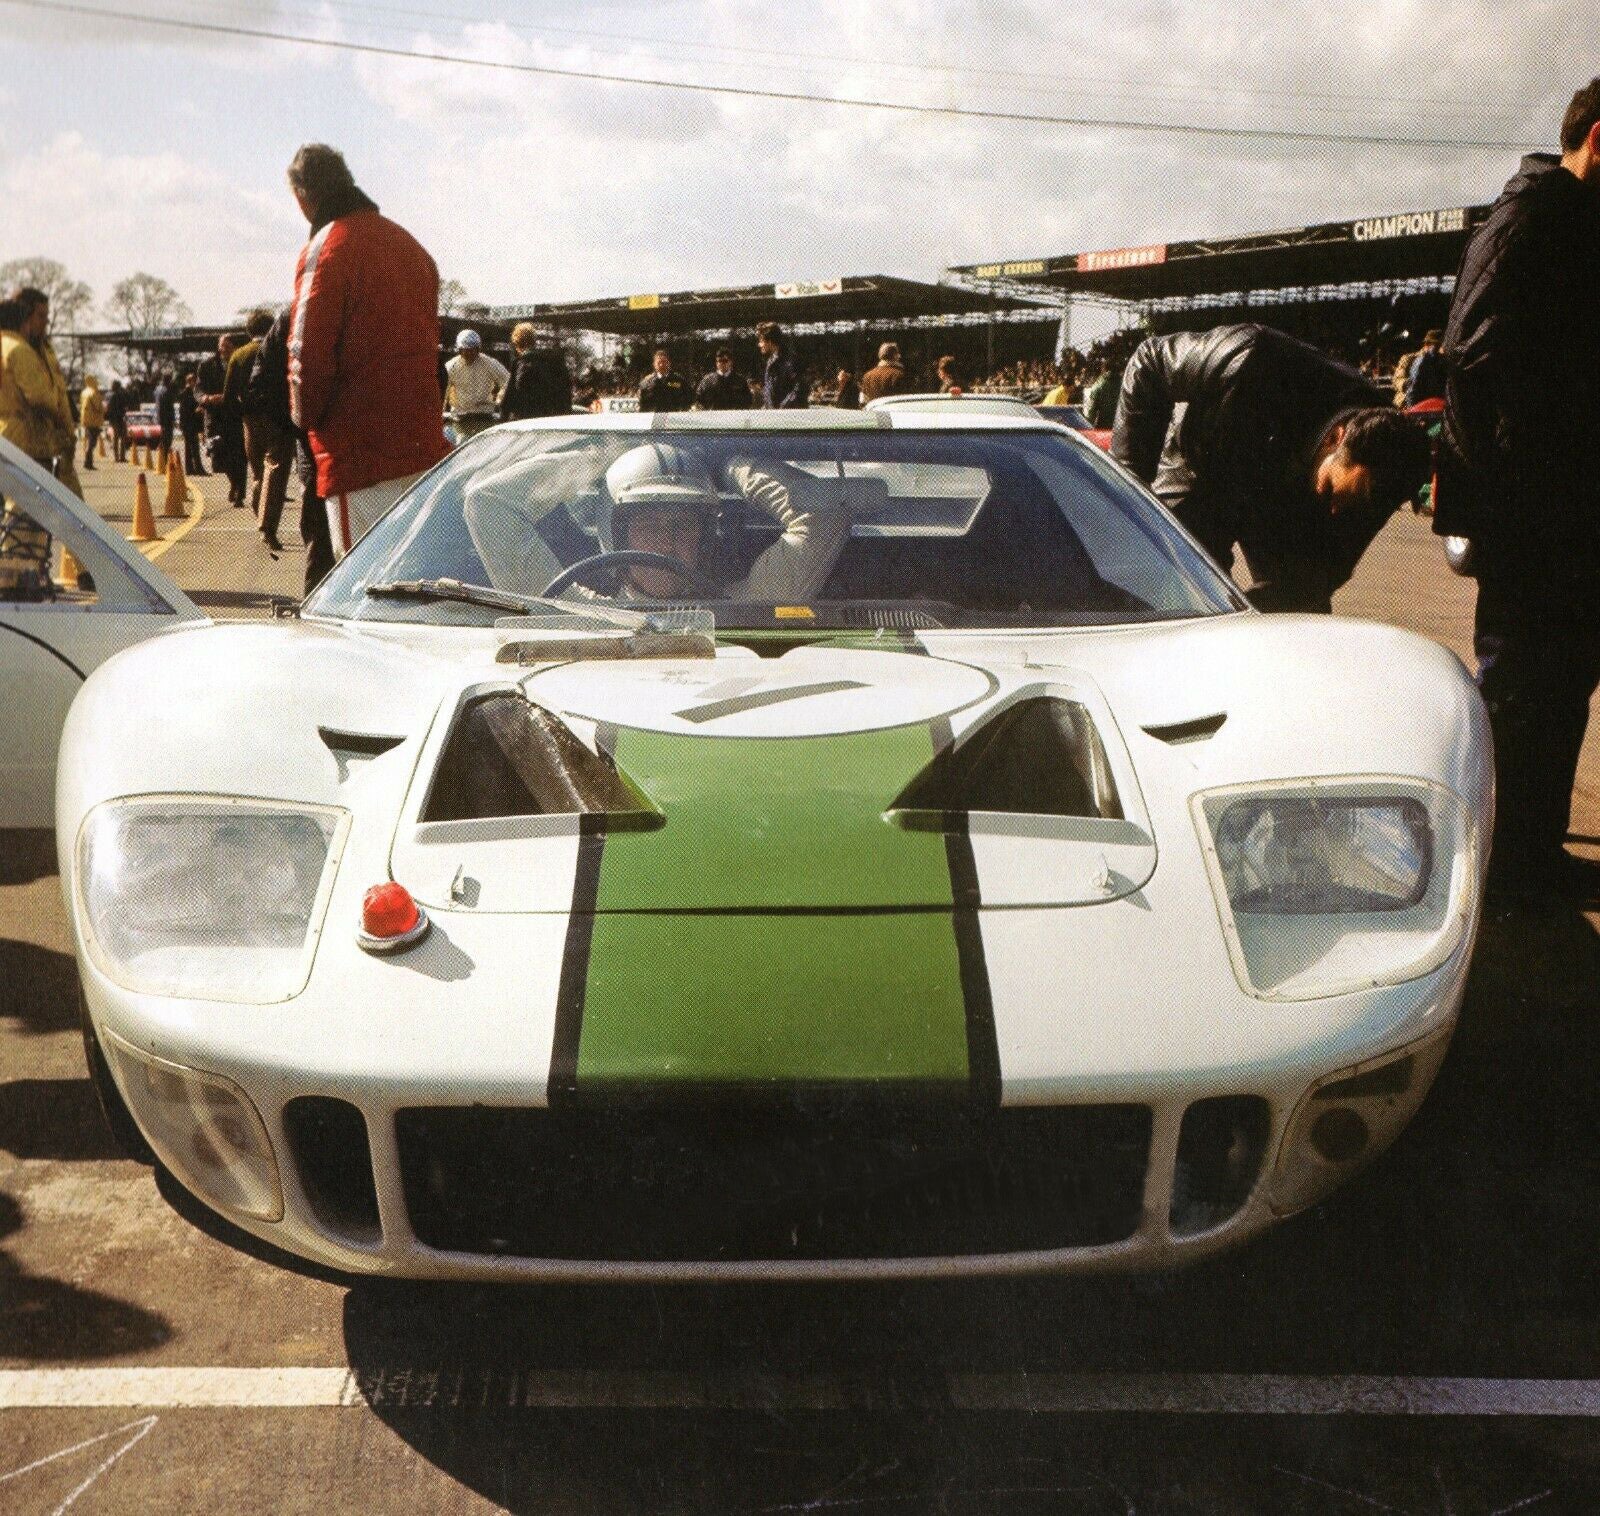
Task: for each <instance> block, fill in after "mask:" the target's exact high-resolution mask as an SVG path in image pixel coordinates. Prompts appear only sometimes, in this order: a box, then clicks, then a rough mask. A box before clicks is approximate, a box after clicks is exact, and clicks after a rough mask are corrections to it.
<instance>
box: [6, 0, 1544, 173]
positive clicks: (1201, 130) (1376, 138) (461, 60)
mask: <svg viewBox="0 0 1600 1516" xmlns="http://www.w3.org/2000/svg"><path fill="white" fill-rule="evenodd" d="M0 4H4V5H10V6H13V7H16V8H19V9H25V10H34V11H42V12H46V13H49V14H54V15H63V16H80V17H86V18H93V19H95V20H98V21H121V22H125V23H127V24H129V25H134V26H147V27H154V28H160V29H166V30H178V31H183V32H185V33H191V34H193V33H198V34H202V35H208V36H223V37H237V38H243V39H248V40H253V41H265V42H281V43H286V44H289V45H292V46H299V47H307V48H316V49H322V50H325V51H333V52H341V53H347V54H359V55H367V56H374V57H385V58H393V59H403V60H406V61H409V62H421V63H435V64H447V65H451V66H455V67H464V68H476V69H482V70H493V71H497V72H510V73H518V74H527V75H534V76H539V77H544V78H556V79H572V80H577V81H582V82H586V83H596V84H617V85H628V86H632V87H634V88H637V89H652V90H660V91H673V92H677V93H681V94H691V95H709V96H717V97H723V98H730V99H747V100H762V101H771V102H780V103H784V104H803V105H822V106H833V107H836V108H846V109H854V110H870V111H880V112H889V113H894V114H899V115H911V116H935V117H944V118H946V119H961V120H976V121H990V122H1007V123H1015V124H1020V125H1027V126H1067V127H1078V128H1083V129H1088V130H1094V131H1122V132H1134V133H1142V134H1147V135H1166V136H1180V137H1211V138H1222V139H1231V140H1236V141H1275V142H1299V143H1308V144H1319V145H1333V144H1350V145H1360V146H1373V147H1397V148H1409V149H1416V148H1437V149H1445V150H1450V151H1462V150H1472V149H1482V150H1487V151H1495V152H1525V151H1529V150H1531V149H1533V148H1535V147H1537V146H1538V144H1529V143H1519V142H1513V141H1508V140H1505V139H1499V138H1463V137H1444V136H1421V135H1404V136H1402V135H1395V134H1388V133H1382V132H1334V131H1312V130H1305V129H1296V128H1286V127H1276V126H1274V127H1266V126H1243V125H1233V124H1228V123H1219V122H1195V121H1177V122H1174V121H1152V120H1148V119H1141V118H1132V117H1109V116H1092V115H1091V116H1085V115H1052V114H1045V113H1041V112H1028V111H1015V110H1002V109H993V108H984V107H977V106H960V105H953V104H951V105H935V104H929V103H923V102H917V101H905V100H880V99H867V98H862V97H859V96H840V95H825V94H814V93H810V92H808V91H803V90H783V89H764V88H758V87H755V86H750V85H735V84H707V83H702V82H698V81H691V80H682V79H665V78H657V77H646V76H642V75H637V74H619V73H612V72H609V71H603V70H598V69H580V68H565V67H560V66H558V65H554V64H540V63H531V62H527V61H521V60H514V59H505V58H482V57H474V56H473V55H471V54H467V53H450V52H444V51H439V50H430V49H422V48H403V47H391V46H387V45H384V44H380V43H374V42H356V41H352V40H348V39H344V38H334V37H312V36H306V35H304V34H301V33H296V32H292V31H275V30H272V29H270V28H267V27H257V26H243V25H233V24H228V23H224V22H218V21H207V20H202V19H195V18H193V17H179V16H174V15H171V14H162V13H161V12H158V11H129V10H123V9H119V8H115V7H111V6H94V5H82V4H76V3H71V0H0Z"/></svg>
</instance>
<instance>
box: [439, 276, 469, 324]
mask: <svg viewBox="0 0 1600 1516" xmlns="http://www.w3.org/2000/svg"><path fill="white" fill-rule="evenodd" d="M466 298H467V287H466V285H464V284H463V283H462V282H461V281H460V280H459V279H441V280H440V281H439V314H440V315H441V316H451V315H454V314H455V309H456V307H457V306H458V305H460V304H461V302H462V301H463V300H465V299H466Z"/></svg>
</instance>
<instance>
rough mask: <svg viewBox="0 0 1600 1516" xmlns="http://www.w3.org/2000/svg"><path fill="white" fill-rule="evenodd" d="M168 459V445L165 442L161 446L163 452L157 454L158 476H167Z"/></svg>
mask: <svg viewBox="0 0 1600 1516" xmlns="http://www.w3.org/2000/svg"><path fill="white" fill-rule="evenodd" d="M167 457H168V453H167V445H166V443H164V442H163V443H162V444H161V451H160V452H159V453H157V454H156V472H157V473H158V474H165V473H166V471H167Z"/></svg>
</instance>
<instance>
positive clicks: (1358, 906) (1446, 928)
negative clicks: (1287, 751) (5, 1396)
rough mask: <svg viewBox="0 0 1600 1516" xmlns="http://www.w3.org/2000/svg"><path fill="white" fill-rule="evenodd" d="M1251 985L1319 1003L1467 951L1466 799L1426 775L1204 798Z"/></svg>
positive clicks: (1226, 907)
mask: <svg viewBox="0 0 1600 1516" xmlns="http://www.w3.org/2000/svg"><path fill="white" fill-rule="evenodd" d="M1194 806H1195V811H1196V823H1197V825H1198V827H1199V831H1200V840H1201V845H1202V847H1203V848H1204V849H1205V853H1206V861H1207V864H1208V866H1209V868H1210V871H1211V883H1212V889H1213V891H1214V892H1215V894H1216V897H1217V904H1218V908H1219V911H1220V913H1221V916H1222V924H1223V930H1224V932H1225V933H1226V934H1227V938H1228V947H1229V951H1230V953H1231V955H1232V957H1233V963H1234V970H1235V972H1236V973H1237V975H1238V978H1239V982H1240V984H1241V985H1242V986H1243V987H1244V988H1245V989H1246V990H1248V991H1249V992H1250V993H1251V994H1253V995H1257V996H1260V997H1261V998H1263V999H1267V1000H1309V999H1314V998H1318V997H1321V996H1326V995H1338V994H1345V993H1349V992H1351V991H1354V990H1359V989H1367V988H1370V987H1372V986H1375V985H1382V984H1397V983H1400V982H1401V981H1403V980H1406V979H1414V978H1417V977H1418V976H1420V975H1422V974H1425V973H1427V972H1428V971H1429V970H1431V969H1434V968H1437V967H1438V966H1439V965H1440V964H1441V963H1443V962H1444V961H1445V959H1446V958H1447V957H1449V955H1450V953H1451V952H1453V951H1454V949H1455V947H1456V945H1457V943H1458V942H1459V941H1460V940H1461V936H1462V933H1463V932H1464V931H1465V929H1466V925H1467V922H1468V921H1469V919H1470V917H1471V912H1472V908H1473V905H1474V903H1475V900H1476V896H1477V888H1476V884H1477V881H1476V865H1475V862H1474V860H1475V856H1476V852H1475V843H1474V835H1473V825H1474V823H1473V819H1472V815H1471V813H1470V812H1469V811H1468V809H1467V807H1466V805H1465V803H1464V802H1463V801H1462V800H1461V799H1460V798H1459V797H1458V796H1456V795H1454V794H1452V793H1451V792H1450V791H1448V790H1445V789H1443V788H1441V787H1440V786H1438V785H1433V784H1428V783H1426V782H1425V781H1422V780H1415V779H1390V778H1378V779H1366V778H1352V779H1316V780H1309V779H1308V780H1297V781H1291V782H1287V783H1280V784H1272V785H1254V786H1249V787H1239V788H1234V789H1229V790H1213V791H1211V792H1209V793H1207V794H1203V795H1198V796H1196V797H1195V801H1194Z"/></svg>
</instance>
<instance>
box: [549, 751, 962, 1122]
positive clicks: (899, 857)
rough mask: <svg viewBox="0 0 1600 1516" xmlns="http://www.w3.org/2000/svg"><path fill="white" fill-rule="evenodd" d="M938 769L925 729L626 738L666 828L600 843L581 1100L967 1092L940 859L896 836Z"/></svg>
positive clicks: (955, 955) (934, 848) (582, 1032)
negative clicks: (703, 1087) (678, 1088)
mask: <svg viewBox="0 0 1600 1516" xmlns="http://www.w3.org/2000/svg"><path fill="white" fill-rule="evenodd" d="M933 751H934V746H933V738H932V735H931V734H930V732H929V730H928V728H927V727H925V726H910V727H900V728H894V729H890V730H886V731H874V732H863V733H851V734H846V735H836V736H827V737H803V738H772V739H742V738H710V737H700V736H695V737H679V736H667V735H663V734H659V733H654V732H639V731H623V732H621V733H620V734H619V736H618V740H617V746H616V759H617V764H618V767H619V768H621V769H622V771H623V772H624V773H626V774H627V775H628V776H629V777H630V779H632V780H633V782H634V783H636V784H637V785H638V786H639V787H640V788H641V789H642V790H643V791H644V792H645V793H646V794H647V795H648V796H649V797H650V799H651V800H652V801H653V802H654V803H655V804H656V805H657V806H659V807H660V809H661V811H662V813H663V814H664V815H665V816H666V818H667V819H666V825H665V826H663V827H662V828H660V829H659V830H657V831H653V832H619V833H614V834H612V835H610V836H608V837H607V838H606V839H605V842H604V851H603V853H602V855H601V860H600V874H599V880H598V887H597V890H596V895H595V914H594V916H593V918H592V922H591V923H589V925H590V926H591V928H592V930H591V935H590V940H589V953H588V962H587V966H586V969H585V971H584V972H585V978H584V982H583V1007H582V1014H581V1026H579V1027H575V1028H574V1030H576V1031H577V1032H578V1046H577V1048H576V1049H575V1053H576V1059H575V1070H574V1072H575V1076H576V1083H577V1087H578V1088H579V1089H580V1090H589V1091H593V1090H595V1089H596V1087H606V1086H618V1085H643V1086H653V1085H669V1086H670V1085H676V1084H715V1085H747V1084H756V1085H771V1084H775V1083H776V1084H795V1083H800V1084H805V1083H812V1082H836V1081H845V1082H851V1081H866V1080H871V1081H889V1082H901V1081H904V1082H907V1083H915V1084H927V1083H935V1084H955V1085H961V1084H964V1083H965V1082H966V1081H967V1079H968V1055H967V1006H966V998H965V996H964V994H963V980H962V962H961V953H960V950H959V949H958V945H957V941H956V931H955V926H954V916H953V909H952V908H953V896H952V891H951V884H950V866H949V863H948V861H947V858H946V844H945V839H944V837H943V836H941V835H939V834H937V833H928V832H915V831H906V830H903V829H902V828H899V827H896V826H892V825H890V824H889V823H887V822H885V821H884V820H883V811H884V809H885V808H886V807H887V806H888V805H889V804H890V802H891V801H892V800H893V799H894V797H895V795H896V794H897V793H898V792H899V791H900V790H901V789H902V788H903V787H904V785H905V784H906V783H907V782H908V781H909V779H910V778H911V777H912V776H913V775H914V774H916V773H918V772H919V771H920V770H921V769H922V768H923V767H924V766H925V765H926V764H927V763H928V761H929V760H930V759H931V758H932V756H933ZM558 1051H559V1050H558ZM569 1056H571V1055H570V1054H569Z"/></svg>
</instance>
